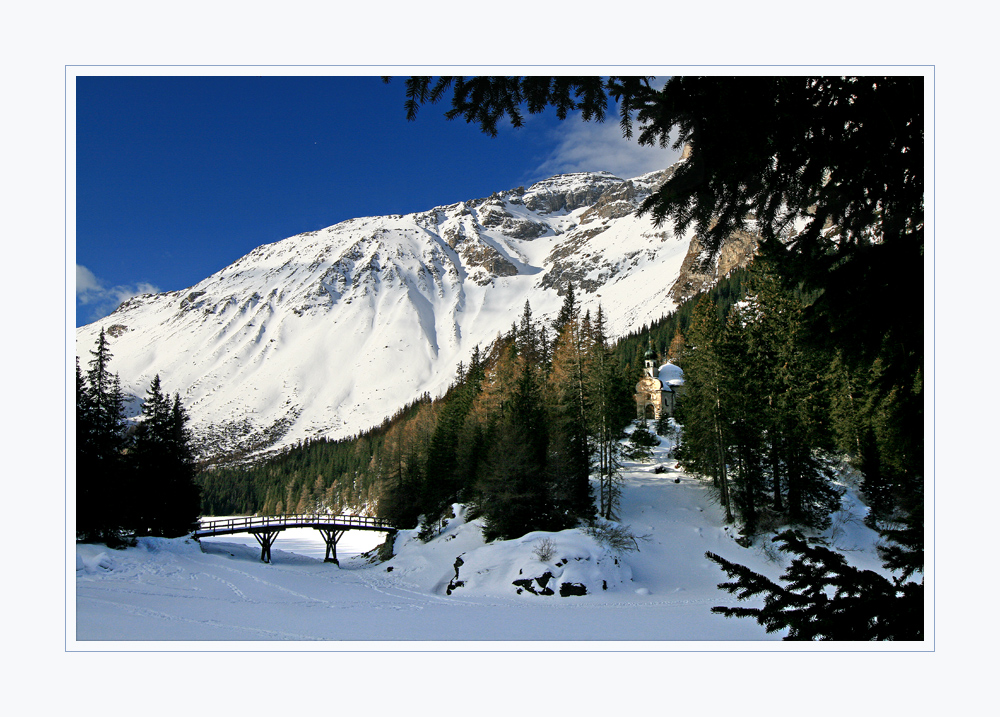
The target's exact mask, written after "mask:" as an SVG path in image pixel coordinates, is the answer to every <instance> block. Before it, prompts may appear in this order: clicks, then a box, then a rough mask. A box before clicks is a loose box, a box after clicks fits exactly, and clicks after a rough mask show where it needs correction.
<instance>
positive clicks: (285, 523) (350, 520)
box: [194, 514, 396, 538]
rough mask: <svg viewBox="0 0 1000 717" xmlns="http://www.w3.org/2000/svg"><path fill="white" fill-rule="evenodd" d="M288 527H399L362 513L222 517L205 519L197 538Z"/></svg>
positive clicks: (389, 531) (323, 528)
mask: <svg viewBox="0 0 1000 717" xmlns="http://www.w3.org/2000/svg"><path fill="white" fill-rule="evenodd" d="M286 528H316V529H317V530H379V531H382V532H386V533H395V532H396V528H395V527H394V526H393V525H391V524H390V523H389V522H387V521H385V520H382V519H381V518H367V517H365V516H361V515H322V514H317V515H276V516H265V517H261V518H257V517H249V518H223V519H221V520H206V521H202V523H201V525H200V526H199V527H198V529H197V530H196V531H195V533H194V536H195V537H196V538H204V537H208V536H212V535H232V534H234V533H258V532H272V531H279V530H285V529H286Z"/></svg>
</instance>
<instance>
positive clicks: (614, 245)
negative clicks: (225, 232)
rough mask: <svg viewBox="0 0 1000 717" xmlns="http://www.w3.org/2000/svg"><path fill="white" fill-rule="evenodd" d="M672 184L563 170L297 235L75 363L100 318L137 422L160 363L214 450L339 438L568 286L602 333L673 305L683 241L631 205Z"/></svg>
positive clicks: (141, 304) (145, 305) (137, 320)
mask: <svg viewBox="0 0 1000 717" xmlns="http://www.w3.org/2000/svg"><path fill="white" fill-rule="evenodd" d="M669 171H670V170H667V172H669ZM666 176H667V173H666V172H663V173H655V174H652V175H647V176H644V177H639V178H636V179H634V180H629V181H624V180H621V179H619V178H617V177H614V176H612V175H609V174H607V173H578V174H569V175H560V176H558V177H553V178H551V179H548V180H545V181H543V182H539V183H538V184H535V185H533V186H531V187H529V188H527V189H523V188H518V189H515V190H510V191H505V192H499V193H496V194H494V195H493V196H491V197H488V198H484V199H478V200H471V201H468V202H460V203H458V204H454V205H450V206H446V207H436V208H434V209H431V210H429V211H427V212H422V213H417V214H410V215H406V216H398V215H394V216H383V217H367V218H359V219H352V220H349V221H346V222H342V223H341V224H337V225H335V226H332V227H328V228H326V229H322V230H319V231H315V232H307V233H305V234H301V235H298V236H294V237H290V238H288V239H285V240H283V241H279V242H276V243H274V244H269V245H265V246H262V247H259V248H257V249H256V250H254V251H253V252H251V253H250V254H247V255H246V256H244V257H243V258H241V259H239V260H238V261H236V262H235V263H233V264H232V265H230V266H228V267H226V268H224V269H222V270H221V271H219V272H217V273H216V274H213V275H212V276H210V277H208V278H206V279H205V280H203V281H201V282H199V283H198V284H196V285H195V286H192V287H189V288H187V289H184V290H183V291H174V292H168V293H163V294H156V295H143V296H139V297H135V298H133V299H131V300H130V301H128V302H126V303H125V304H123V305H122V306H121V307H120V308H119V309H118V310H117V311H116V312H115V313H114V314H112V315H111V316H109V317H107V318H106V319H104V320H102V321H100V322H97V323H94V324H91V325H89V326H85V327H81V328H80V329H78V330H77V355H78V356H80V358H81V365H82V366H84V367H85V366H86V364H87V361H88V360H89V358H90V354H89V352H90V350H92V349H93V347H94V345H95V341H96V339H97V336H98V334H99V333H100V330H101V328H102V327H103V328H105V329H106V330H107V332H108V336H109V339H110V341H111V350H112V353H113V355H114V359H113V362H112V370H113V371H116V372H118V373H119V375H120V377H121V379H122V383H123V387H124V388H125V390H126V392H127V393H128V394H130V395H131V396H133V397H134V399H133V401H132V403H131V406H130V412H131V414H132V415H135V414H136V413H137V412H138V407H139V399H140V398H141V397H142V396H143V395H144V393H145V390H146V388H147V387H148V386H149V383H150V381H151V380H152V378H153V376H154V375H155V374H157V373H158V374H159V375H160V377H161V380H162V383H163V386H164V388H165V389H166V390H167V391H169V392H175V391H179V392H180V393H181V396H182V398H183V400H184V402H185V405H186V406H187V407H188V409H189V412H190V414H191V417H192V428H193V429H194V432H195V434H196V435H198V436H199V437H200V439H202V440H203V441H204V445H205V450H206V451H207V452H209V453H222V452H226V451H232V450H235V449H237V448H242V449H244V450H251V451H253V450H261V449H265V448H267V447H269V446H270V447H272V448H273V447H279V446H282V445H287V444H290V443H293V442H295V441H298V440H300V439H304V438H310V437H319V436H328V437H334V438H338V437H344V436H349V435H352V434H355V433H357V432H359V431H362V430H365V429H367V428H369V427H371V426H373V425H376V424H378V423H379V422H381V421H382V420H383V419H384V418H385V417H386V416H389V415H391V414H393V413H394V412H395V411H396V410H398V409H399V408H401V407H402V406H403V405H405V404H406V403H408V402H410V401H412V400H414V399H415V398H417V397H419V396H420V395H422V394H423V393H424V392H429V393H430V394H431V395H439V394H441V393H442V392H443V391H444V390H445V389H446V388H447V387H448V385H449V383H450V382H451V381H452V379H453V376H454V371H455V368H456V367H457V365H458V363H459V362H460V361H466V362H467V361H468V358H469V356H470V355H471V353H472V351H473V348H474V347H475V346H476V345H480V346H482V347H485V346H486V345H488V344H489V343H490V342H492V341H493V340H494V339H495V338H496V336H497V334H498V333H500V332H502V331H506V330H507V329H509V328H510V326H511V324H512V323H514V322H515V321H517V320H518V318H519V316H520V314H521V312H522V310H523V307H524V304H525V301H530V303H531V307H532V311H533V313H534V316H535V317H536V318H548V317H552V316H554V315H555V313H556V312H557V311H558V309H559V307H560V306H561V303H562V297H561V296H560V291H564V290H565V287H566V285H567V283H568V282H570V281H572V282H573V283H574V286H576V287H577V290H578V298H579V300H580V301H581V303H582V305H583V306H584V308H585V309H590V310H592V311H596V309H597V306H598V304H599V303H600V304H601V305H602V306H603V308H604V311H605V313H606V315H607V317H608V328H609V331H610V333H611V334H612V335H617V334H621V333H624V332H626V331H628V330H630V329H632V328H633V327H634V326H635V325H636V324H641V323H643V322H648V321H651V320H654V319H656V318H659V317H660V316H662V315H663V314H664V313H666V312H668V311H670V310H671V309H672V308H673V307H674V304H673V301H672V300H671V299H670V297H669V296H668V292H669V289H670V287H671V285H672V284H673V283H674V281H676V278H677V274H678V271H679V269H680V266H681V263H682V261H683V258H684V256H685V253H686V251H687V249H688V246H689V244H690V237H689V236H687V237H677V236H674V235H673V234H671V233H670V231H669V230H667V229H664V228H660V229H656V228H654V227H653V226H652V224H651V223H650V221H649V220H648V218H644V219H639V218H637V217H636V216H635V215H634V210H635V208H636V207H637V206H638V204H639V203H640V202H641V201H642V199H643V198H644V197H645V196H647V195H648V192H649V191H650V189H651V188H652V187H654V186H656V185H657V183H658V182H661V181H663V179H664V178H665V177H666Z"/></svg>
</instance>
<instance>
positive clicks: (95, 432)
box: [76, 328, 129, 546]
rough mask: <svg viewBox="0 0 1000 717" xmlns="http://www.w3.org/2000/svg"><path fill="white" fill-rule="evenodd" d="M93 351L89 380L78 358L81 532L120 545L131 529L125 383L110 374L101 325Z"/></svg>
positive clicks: (85, 537) (80, 535)
mask: <svg viewBox="0 0 1000 717" xmlns="http://www.w3.org/2000/svg"><path fill="white" fill-rule="evenodd" d="M90 353H91V360H90V363H89V370H88V371H87V375H86V380H84V377H83V375H82V374H81V372H80V368H79V360H78V361H77V378H76V385H77V402H76V403H77V415H76V421H77V471H76V478H77V536H78V538H80V539H82V540H98V541H103V542H106V543H108V544H109V545H115V546H117V545H119V544H121V542H122V541H123V540H125V539H127V538H126V536H127V534H128V528H129V525H128V523H129V520H128V516H127V515H126V514H125V511H124V506H123V503H122V482H123V477H124V470H125V469H124V459H123V452H124V451H125V450H126V448H127V446H128V434H127V426H126V423H125V408H124V397H123V395H122V390H121V384H120V382H119V380H118V377H117V376H116V375H113V374H112V373H111V368H110V364H111V359H112V354H111V348H110V346H109V345H108V340H107V335H106V334H105V332H104V329H103V328H102V329H101V333H100V335H99V336H98V339H97V346H96V348H95V349H94V350H92V351H91V352H90Z"/></svg>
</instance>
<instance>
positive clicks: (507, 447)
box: [198, 285, 638, 539]
mask: <svg viewBox="0 0 1000 717" xmlns="http://www.w3.org/2000/svg"><path fill="white" fill-rule="evenodd" d="M634 378H636V372H635V371H632V372H628V371H626V372H622V371H621V369H620V366H619V363H618V360H617V357H616V356H615V352H614V349H613V347H612V346H611V344H610V341H609V338H608V336H607V328H606V319H605V316H604V311H603V308H602V307H600V306H599V307H598V308H597V311H596V314H593V315H592V314H591V313H590V311H589V310H588V311H585V312H582V313H581V307H580V306H579V305H578V303H577V300H576V296H575V292H574V289H573V287H572V285H569V287H568V289H567V291H566V293H565V296H564V301H563V305H562V308H561V310H560V313H559V315H558V316H557V317H556V318H555V319H554V320H553V321H551V322H543V321H539V320H536V319H535V318H534V316H533V315H532V311H531V306H530V303H528V302H526V303H525V306H524V310H523V312H522V315H521V317H520V321H519V322H515V323H514V324H513V325H512V326H511V327H510V330H509V331H507V332H506V333H502V334H500V335H498V336H497V338H496V340H495V341H494V342H493V343H492V344H491V345H490V346H489V347H488V348H487V349H485V350H482V349H480V347H478V346H477V347H476V348H475V350H474V352H473V354H472V356H471V359H470V361H469V364H468V366H466V365H464V364H463V365H460V366H459V368H458V372H457V375H456V377H455V380H454V382H453V384H452V386H451V387H450V389H449V390H448V391H447V392H446V393H445V395H444V396H442V397H440V398H437V399H431V398H430V396H427V395H425V396H422V397H421V398H420V399H418V400H417V401H415V402H414V403H412V404H410V405H409V406H407V407H405V408H404V409H402V410H401V411H399V412H398V413H397V414H396V415H395V416H393V417H392V418H390V419H387V420H386V421H385V422H384V423H383V424H382V425H381V426H379V427H377V428H375V429H372V430H371V431H367V432H365V433H362V434H360V435H358V436H355V437H352V438H350V439H344V440H339V441H327V440H318V441H306V442H303V443H302V444H300V445H298V446H296V447H294V448H292V449H289V450H287V451H286V452H284V453H283V454H282V455H279V456H277V457H274V458H272V459H270V460H268V461H267V462H266V463H262V464H259V465H251V466H245V467H229V468H220V469H214V470H211V471H206V472H204V473H202V474H201V475H199V478H198V480H199V483H200V485H201V486H202V488H203V490H204V498H203V504H204V506H205V508H206V511H207V512H215V513H220V514H221V513H228V512H234V513H235V512H262V513H269V514H272V513H283V512H284V513H294V512H305V511H309V510H332V511H339V510H342V509H345V508H350V509H358V508H363V509H367V510H368V511H369V512H373V513H376V514H377V515H379V516H380V517H383V518H386V519H388V520H391V521H393V522H394V523H396V524H398V525H400V526H411V527H412V526H416V525H417V524H418V523H420V522H421V519H422V523H421V525H422V526H423V528H424V530H425V531H426V532H425V535H427V536H429V535H431V534H433V532H434V530H435V527H436V526H440V521H441V520H442V519H445V518H447V516H448V515H449V514H450V511H451V506H452V504H453V503H456V502H461V503H465V504H467V505H468V506H469V507H470V510H471V511H472V514H473V515H481V516H482V517H483V518H484V522H485V525H486V527H485V533H486V536H487V538H488V539H493V538H512V537H517V536H520V535H523V534H524V533H526V532H529V531H531V530H560V529H563V528H567V527H572V526H574V525H577V524H578V523H579V522H580V521H581V520H582V521H588V520H591V519H593V518H594V517H595V516H598V515H599V516H601V517H603V518H606V519H613V518H615V517H616V516H617V511H618V507H619V504H620V496H621V488H620V469H621V465H622V460H623V459H624V457H625V456H626V454H627V453H628V451H629V450H630V446H629V445H627V444H626V445H623V444H622V443H621V440H622V439H623V438H624V437H625V431H624V429H625V427H626V426H627V425H628V423H629V421H630V420H631V418H632V417H633V415H634V412H635V408H634V406H635V403H634V400H633V398H632V387H631V384H632V382H633V380H634ZM636 450H638V449H636ZM592 474H593V475H594V476H595V477H596V491H592V489H591V483H590V480H591V475H592Z"/></svg>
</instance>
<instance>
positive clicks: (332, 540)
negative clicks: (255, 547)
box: [194, 515, 396, 565]
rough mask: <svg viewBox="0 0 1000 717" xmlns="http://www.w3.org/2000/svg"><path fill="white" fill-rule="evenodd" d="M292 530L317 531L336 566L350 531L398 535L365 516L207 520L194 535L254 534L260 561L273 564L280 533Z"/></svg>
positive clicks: (299, 516)
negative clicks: (343, 539) (340, 546)
mask: <svg viewBox="0 0 1000 717" xmlns="http://www.w3.org/2000/svg"><path fill="white" fill-rule="evenodd" d="M288 528H315V529H316V530H318V531H319V532H320V535H322V536H323V540H324V541H325V542H326V557H325V558H324V559H323V562H326V563H336V564H337V565H340V561H338V560H337V541H339V540H340V538H341V537H342V536H343V535H344V533H345V532H346V531H348V530H378V531H381V532H384V533H395V532H396V528H395V527H394V526H392V525H390V524H389V523H388V522H387V521H385V520H382V519H381V518H366V517H364V516H361V515H277V516H269V517H263V518H256V517H250V518H222V519H220V520H205V521H202V522H201V525H200V526H199V527H198V529H197V530H196V531H195V532H194V537H195V538H207V537H209V536H213V535H233V534H235V533H250V534H251V535H253V537H255V538H256V539H257V542H258V543H259V544H260V559H261V560H263V561H264V562H265V563H269V562H271V545H272V544H273V543H274V539H275V538H277V537H278V533H280V532H281V531H282V530H286V529H288Z"/></svg>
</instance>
